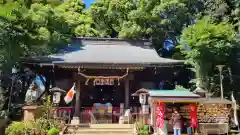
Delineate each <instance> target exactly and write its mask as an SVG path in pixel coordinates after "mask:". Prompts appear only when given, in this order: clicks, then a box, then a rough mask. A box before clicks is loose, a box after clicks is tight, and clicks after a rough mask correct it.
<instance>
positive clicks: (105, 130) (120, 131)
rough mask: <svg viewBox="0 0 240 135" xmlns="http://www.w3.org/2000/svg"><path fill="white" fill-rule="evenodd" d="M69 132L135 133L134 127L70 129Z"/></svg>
mask: <svg viewBox="0 0 240 135" xmlns="http://www.w3.org/2000/svg"><path fill="white" fill-rule="evenodd" d="M66 132H67V133H133V129H78V130H74V129H68V130H67V131H66Z"/></svg>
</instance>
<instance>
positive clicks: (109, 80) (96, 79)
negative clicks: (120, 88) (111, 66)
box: [78, 67, 129, 85]
mask: <svg viewBox="0 0 240 135" xmlns="http://www.w3.org/2000/svg"><path fill="white" fill-rule="evenodd" d="M128 71H129V70H128V68H127V71H126V73H125V74H124V75H123V76H88V75H85V74H83V73H81V71H80V67H79V68H78V74H80V75H81V76H83V77H85V78H86V82H85V85H88V81H89V80H91V79H93V85H114V81H115V80H117V81H118V85H120V79H123V78H124V77H126V76H127V75H128Z"/></svg>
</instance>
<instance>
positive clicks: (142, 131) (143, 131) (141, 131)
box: [139, 130, 148, 135]
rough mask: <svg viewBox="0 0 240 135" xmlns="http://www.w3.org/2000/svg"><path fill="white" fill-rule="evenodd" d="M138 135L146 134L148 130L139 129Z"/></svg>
mask: <svg viewBox="0 0 240 135" xmlns="http://www.w3.org/2000/svg"><path fill="white" fill-rule="evenodd" d="M139 135H148V130H140V132H139Z"/></svg>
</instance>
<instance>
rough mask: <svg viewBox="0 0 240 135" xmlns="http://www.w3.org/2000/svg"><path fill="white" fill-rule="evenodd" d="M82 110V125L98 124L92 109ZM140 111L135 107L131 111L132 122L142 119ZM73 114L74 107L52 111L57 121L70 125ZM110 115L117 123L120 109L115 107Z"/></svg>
mask: <svg viewBox="0 0 240 135" xmlns="http://www.w3.org/2000/svg"><path fill="white" fill-rule="evenodd" d="M81 110H82V111H81V112H80V122H81V123H98V117H96V112H93V110H92V107H85V108H81ZM139 111H140V108H139V107H134V109H131V113H132V114H131V115H132V122H134V121H138V120H139V118H140V117H141V114H140V113H139ZM73 113H74V112H73V107H58V108H55V109H54V110H53V111H52V117H53V118H55V119H60V120H64V121H65V122H66V123H70V122H71V118H72V115H73ZM108 115H111V119H112V122H113V123H117V122H118V119H119V116H120V115H121V114H120V108H119V107H113V108H112V113H111V114H108Z"/></svg>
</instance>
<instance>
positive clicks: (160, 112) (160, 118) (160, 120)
mask: <svg viewBox="0 0 240 135" xmlns="http://www.w3.org/2000/svg"><path fill="white" fill-rule="evenodd" d="M164 109H165V105H164V103H163V102H160V103H159V104H157V108H156V117H157V127H158V128H162V129H163V128H164V112H165V111H164Z"/></svg>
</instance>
